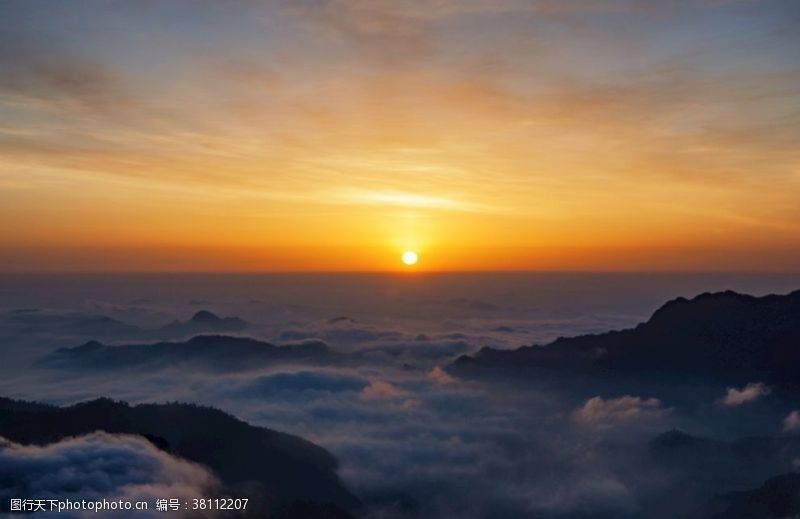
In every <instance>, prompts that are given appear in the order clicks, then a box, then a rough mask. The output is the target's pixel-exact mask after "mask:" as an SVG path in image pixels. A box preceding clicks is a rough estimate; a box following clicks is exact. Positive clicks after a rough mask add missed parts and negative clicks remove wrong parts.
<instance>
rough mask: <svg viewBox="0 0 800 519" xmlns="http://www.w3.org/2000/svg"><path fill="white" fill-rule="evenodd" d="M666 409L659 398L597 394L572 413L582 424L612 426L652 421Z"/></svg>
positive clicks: (575, 419)
mask: <svg viewBox="0 0 800 519" xmlns="http://www.w3.org/2000/svg"><path fill="white" fill-rule="evenodd" d="M664 412H665V409H664V408H662V407H661V401H660V400H658V399H657V398H648V399H643V398H641V397H638V396H630V395H625V396H621V397H619V398H609V399H604V398H603V397H600V396H595V397H592V398H590V399H589V400H587V401H586V403H584V404H583V405H582V406H581V407H579V408H578V409H576V410H575V411H574V412H573V413H572V418H573V420H574V421H576V422H577V423H579V424H582V425H596V426H599V427H611V426H614V425H622V424H627V423H633V422H643V421H652V420H654V419H657V418H660V417H661V416H663V414H664Z"/></svg>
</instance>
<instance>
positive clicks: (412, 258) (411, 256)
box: [400, 250, 419, 267]
mask: <svg viewBox="0 0 800 519" xmlns="http://www.w3.org/2000/svg"><path fill="white" fill-rule="evenodd" d="M400 259H402V260H403V263H405V264H406V265H408V266H409V267H410V266H411V265H416V263H417V261H419V256H417V253H416V252H414V251H413V250H407V251H405V252H404V253H403V255H402V256H401V258H400Z"/></svg>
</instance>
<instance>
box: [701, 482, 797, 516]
mask: <svg viewBox="0 0 800 519" xmlns="http://www.w3.org/2000/svg"><path fill="white" fill-rule="evenodd" d="M714 505H715V506H716V507H720V508H724V510H723V511H722V512H720V513H717V514H714V515H713V519H788V518H793V517H800V474H798V473H794V472H793V473H789V474H782V475H780V476H775V477H773V478H770V479H768V480H767V481H766V482H764V484H763V485H761V486H760V487H758V488H756V489H753V490H744V491H739V492H730V493H727V494H723V495H720V496H716V497H715V498H714Z"/></svg>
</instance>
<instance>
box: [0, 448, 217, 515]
mask: <svg viewBox="0 0 800 519" xmlns="http://www.w3.org/2000/svg"><path fill="white" fill-rule="evenodd" d="M215 485H217V481H216V479H215V477H214V476H213V475H212V474H211V473H210V472H209V471H208V470H207V469H205V468H203V467H201V466H199V465H196V464H194V463H190V462H188V461H185V460H182V459H180V458H176V457H174V456H171V455H169V454H167V453H165V452H163V451H161V450H159V449H157V448H156V447H155V446H153V445H152V444H151V443H150V442H149V441H147V440H145V439H144V438H142V437H139V436H131V435H120V434H108V433H103V432H96V433H92V434H88V435H85V436H80V437H77V438H68V439H64V440H61V441H59V442H56V443H52V444H49V445H45V446H38V445H20V444H17V443H14V442H11V441H8V440H6V439H5V438H0V499H2V500H3V501H6V500H7V499H11V498H25V497H27V498H31V499H70V500H73V501H74V500H81V499H86V500H98V499H103V498H107V499H109V500H119V499H122V500H124V501H147V502H148V504H149V506H150V509H149V511H148V512H146V513H145V512H137V517H143V518H144V517H150V516H151V515H152V516H159V515H158V514H159V512H156V511H155V510H154V509H153V506H154V504H155V500H156V499H160V498H167V497H169V498H178V499H180V500H181V501H186V500H189V499H193V498H201V497H204V496H206V495H207V494H208V492H209V491H210V490H211V489H212V487H214V486H215ZM94 514H96V512H93V511H91V512H88V513H86V514H85V515H86V516H87V517H96V515H94ZM149 514H150V515H149ZM79 517H83V515H80V514H79ZM176 517H184V516H183V514H182V513H180V512H178V513H177V515H176Z"/></svg>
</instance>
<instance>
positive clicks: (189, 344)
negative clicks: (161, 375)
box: [39, 335, 330, 369]
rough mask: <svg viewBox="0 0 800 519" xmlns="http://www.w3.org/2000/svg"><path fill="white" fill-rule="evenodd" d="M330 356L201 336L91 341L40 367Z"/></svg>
mask: <svg viewBox="0 0 800 519" xmlns="http://www.w3.org/2000/svg"><path fill="white" fill-rule="evenodd" d="M329 354H330V350H329V349H328V347H327V345H326V344H325V343H323V342H321V341H306V342H301V343H298V344H289V345H284V346H276V345H274V344H271V343H269V342H264V341H259V340H256V339H251V338H248V337H232V336H228V335H198V336H196V337H193V338H191V339H189V340H187V341H183V342H157V343H152V344H132V345H123V346H108V345H105V344H103V343H100V342H98V341H89V342H87V343H85V344H83V345H81V346H76V347H73V348H61V349H58V350H56V351H55V352H53V353H51V354H49V355H47V356H46V357H44V358H43V359H42V360H41V361H40V362H39V364H40V365H41V366H44V367H51V368H68V369H93V368H112V369H113V368H117V369H120V368H132V367H142V366H145V365H153V364H157V367H159V368H163V367H168V366H174V365H178V364H188V363H192V364H196V365H197V364H199V365H204V366H205V367H208V368H213V369H237V368H246V367H251V366H253V365H259V364H264V363H269V362H277V361H293V360H302V359H308V358H312V357H314V358H319V357H325V356H326V355H329Z"/></svg>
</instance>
